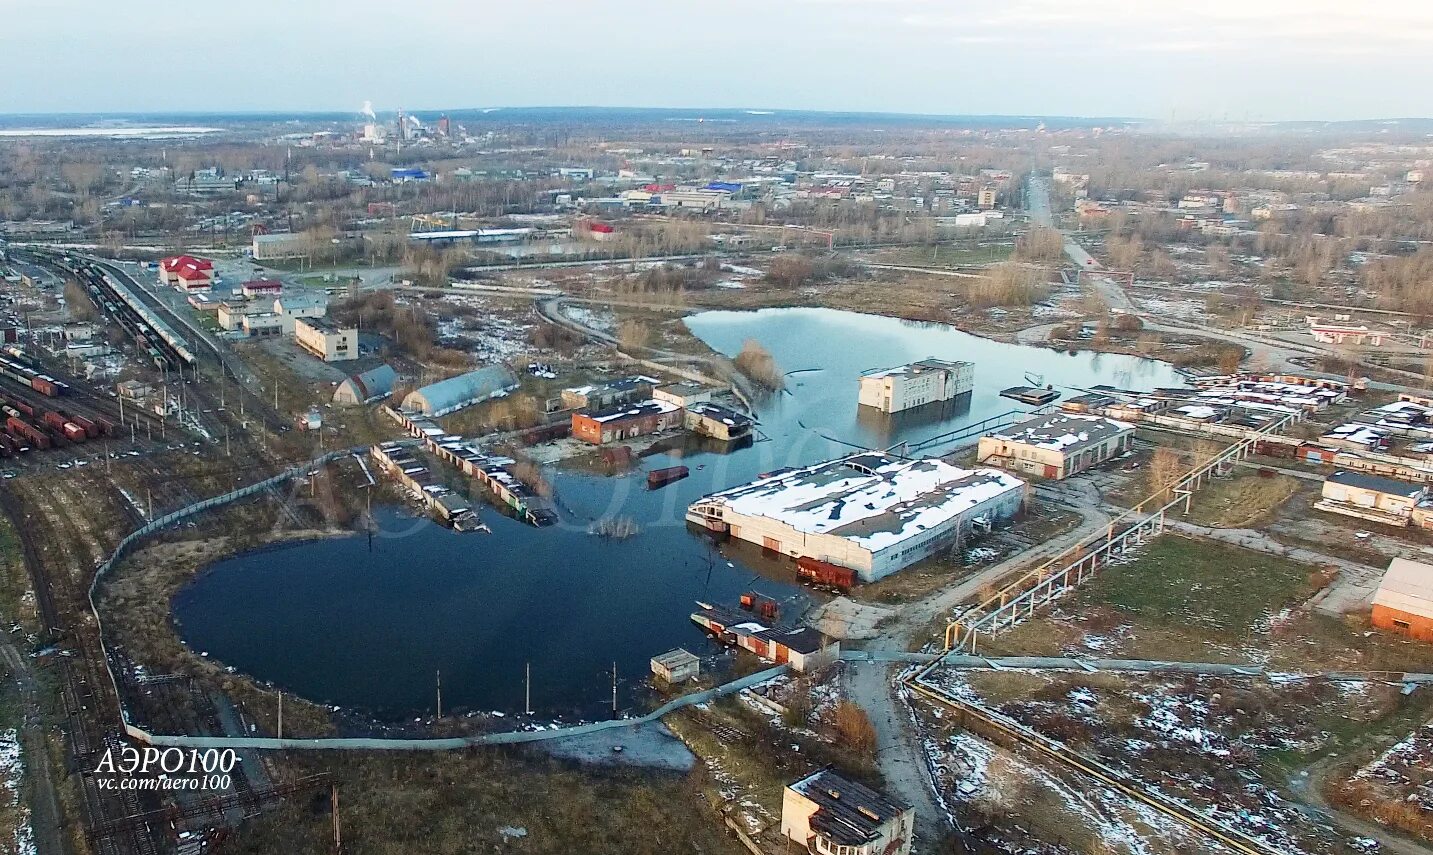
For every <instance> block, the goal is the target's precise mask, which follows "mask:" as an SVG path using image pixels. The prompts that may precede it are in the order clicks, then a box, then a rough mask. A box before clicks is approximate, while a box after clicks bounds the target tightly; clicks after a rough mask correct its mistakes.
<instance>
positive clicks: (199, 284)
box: [159, 255, 214, 291]
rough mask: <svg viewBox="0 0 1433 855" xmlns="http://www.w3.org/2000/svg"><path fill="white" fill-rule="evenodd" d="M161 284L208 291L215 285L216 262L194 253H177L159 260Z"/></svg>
mask: <svg viewBox="0 0 1433 855" xmlns="http://www.w3.org/2000/svg"><path fill="white" fill-rule="evenodd" d="M159 284H161V285H172V286H174V287H175V288H179V289H180V290H183V291H207V290H209V289H210V288H212V287H214V262H212V261H210V260H209V259H207V258H195V257H194V256H192V255H175V256H171V257H169V258H166V259H163V260H161V261H160V262H159Z"/></svg>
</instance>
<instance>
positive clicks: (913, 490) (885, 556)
mask: <svg viewBox="0 0 1433 855" xmlns="http://www.w3.org/2000/svg"><path fill="white" fill-rule="evenodd" d="M1024 500H1025V482H1024V481H1021V480H1020V479H1019V478H1016V477H1015V476H1014V475H1011V474H1010V473H1008V472H1002V471H1000V470H998V469H974V470H971V469H961V468H959V467H956V466H952V465H950V464H949V463H946V462H944V461H942V460H933V459H931V460H926V459H922V460H902V459H899V458H895V457H890V456H888V455H885V454H880V453H875V452H870V453H863V454H856V455H852V456H850V457H844V458H841V459H838V460H831V461H827V462H825V463H818V464H816V465H815V466H807V467H805V468H802V469H795V470H792V471H788V472H782V473H779V474H775V475H772V476H770V477H767V478H761V479H759V480H756V481H753V482H751V483H750V484H745V485H743V486H740V487H735V488H733V489H730V490H724V491H722V492H719V493H713V494H711V495H710V496H705V497H703V498H701V499H698V500H697V501H696V502H693V503H692V505H691V506H690V507H689V508H687V520H688V521H689V522H693V523H696V524H697V525H701V526H704V527H706V528H708V529H710V530H712V531H724V532H727V533H729V534H730V535H731V536H732V537H735V538H740V539H741V540H747V541H750V542H752V543H758V544H761V545H762V546H763V547H765V548H767V549H771V550H775V551H777V552H780V553H783V554H785V555H790V556H792V557H794V558H814V559H817V560H819V561H826V562H829V563H831V564H838V565H841V566H843V567H849V568H851V569H852V570H855V571H856V575H857V576H858V577H860V579H861V581H863V582H873V581H875V580H877V579H880V578H882V577H884V576H889V575H890V574H891V573H894V572H896V571H897V570H900V569H902V568H903V567H908V566H910V565H911V564H914V563H916V562H917V561H920V560H921V559H923V558H926V557H928V556H930V555H932V554H934V553H935V552H937V551H938V550H940V549H941V548H942V547H944V546H948V545H950V544H952V543H953V542H954V541H955V540H956V539H957V537H958V535H959V533H960V532H964V531H968V530H969V529H970V528H971V527H972V526H982V527H983V526H990V525H993V524H994V523H995V522H996V521H998V520H1002V519H1007V518H1009V517H1011V516H1014V515H1015V514H1016V512H1018V511H1019V510H1020V507H1021V504H1022V503H1023V502H1024Z"/></svg>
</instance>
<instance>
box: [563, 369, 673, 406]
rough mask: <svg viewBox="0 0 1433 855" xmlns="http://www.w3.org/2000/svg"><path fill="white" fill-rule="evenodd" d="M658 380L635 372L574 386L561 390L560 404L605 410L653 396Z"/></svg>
mask: <svg viewBox="0 0 1433 855" xmlns="http://www.w3.org/2000/svg"><path fill="white" fill-rule="evenodd" d="M659 382H660V381H658V380H656V379H655V378H652V377H647V376H645V375H641V374H636V375H633V376H631V377H620V378H618V379H616V380H609V381H607V382H605V383H595V384H592V385H588V386H574V387H572V388H570V389H563V390H562V406H563V408H564V409H568V410H605V409H607V408H609V407H614V406H616V405H618V404H629V403H631V402H633V401H645V400H647V399H649V398H653V397H655V396H654V394H653V390H654V389H655V388H656V386H657V384H658V383H659Z"/></svg>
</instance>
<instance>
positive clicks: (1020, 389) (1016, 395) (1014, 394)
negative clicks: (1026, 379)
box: [1000, 386, 1060, 406]
mask: <svg viewBox="0 0 1433 855" xmlns="http://www.w3.org/2000/svg"><path fill="white" fill-rule="evenodd" d="M1000 397H1002V398H1009V399H1011V400H1013V401H1019V402H1020V403H1022V404H1033V405H1035V406H1043V405H1045V404H1048V403H1050V402H1051V401H1055V400H1058V399H1059V397H1060V393H1059V392H1056V391H1055V390H1054V389H1052V388H1050V387H1049V386H1046V387H1045V388H1044V389H1041V388H1040V387H1038V386H1011V387H1010V388H1009V389H1001V390H1000Z"/></svg>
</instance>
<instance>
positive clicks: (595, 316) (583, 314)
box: [562, 305, 617, 333]
mask: <svg viewBox="0 0 1433 855" xmlns="http://www.w3.org/2000/svg"><path fill="white" fill-rule="evenodd" d="M562 311H563V312H564V313H565V314H566V315H567V316H568V317H569V318H572V319H573V320H574V321H577V322H578V323H579V324H582V325H583V326H588V327H591V328H593V329H595V330H601V331H602V332H605V333H613V332H616V331H617V316H616V315H614V314H612V311H611V310H610V309H589V308H588V307H586V306H572V305H567V306H563V307H562Z"/></svg>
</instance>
